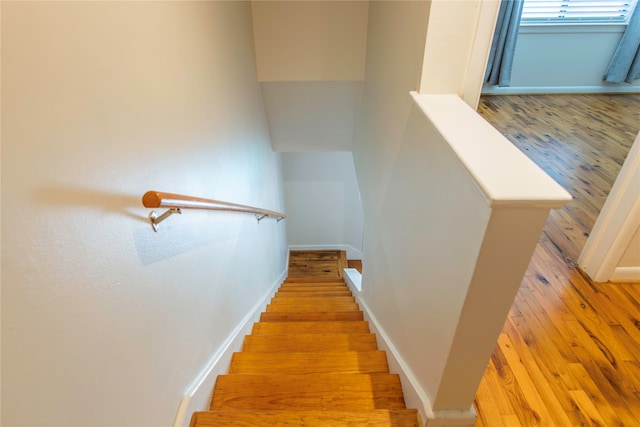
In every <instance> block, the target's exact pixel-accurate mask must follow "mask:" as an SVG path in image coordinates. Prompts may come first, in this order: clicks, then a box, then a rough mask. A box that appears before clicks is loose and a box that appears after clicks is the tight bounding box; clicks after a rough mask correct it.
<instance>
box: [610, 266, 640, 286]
mask: <svg viewBox="0 0 640 427" xmlns="http://www.w3.org/2000/svg"><path fill="white" fill-rule="evenodd" d="M609 281H610V282H625V283H630V282H634V283H635V282H640V267H616V269H615V270H613V274H612V276H611V279H610V280H609Z"/></svg>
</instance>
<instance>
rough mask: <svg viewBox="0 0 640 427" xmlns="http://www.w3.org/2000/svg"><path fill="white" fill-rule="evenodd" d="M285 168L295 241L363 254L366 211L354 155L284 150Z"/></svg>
mask: <svg viewBox="0 0 640 427" xmlns="http://www.w3.org/2000/svg"><path fill="white" fill-rule="evenodd" d="M282 168H283V172H282V173H283V179H284V191H285V207H286V212H287V219H286V224H287V236H288V239H289V245H291V246H292V247H294V248H298V249H302V248H308V249H309V248H311V247H315V248H321V247H334V248H335V249H340V248H342V247H343V245H347V246H349V247H352V248H354V249H355V250H356V251H357V252H360V253H361V252H362V236H363V232H364V212H363V211H362V203H361V201H360V191H359V189H358V182H357V179H356V173H355V168H354V165H353V156H352V154H351V153H350V152H306V153H282ZM351 252H352V253H353V251H351Z"/></svg>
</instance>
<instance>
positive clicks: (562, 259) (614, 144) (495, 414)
mask: <svg viewBox="0 0 640 427" xmlns="http://www.w3.org/2000/svg"><path fill="white" fill-rule="evenodd" d="M478 111H479V113H480V114H481V115H482V116H483V117H484V118H485V119H486V120H488V121H489V122H490V123H492V124H493V125H494V126H495V127H496V128H497V129H498V130H500V131H501V132H502V133H503V134H504V135H505V136H506V137H507V138H508V139H509V140H511V141H512V142H513V143H514V144H515V145H516V146H517V147H518V148H520V149H521V150H522V151H523V152H524V153H525V154H527V155H528V156H529V157H530V158H531V159H533V160H534V161H535V162H536V163H537V164H538V165H539V166H541V167H542V168H543V169H544V170H545V171H546V172H547V173H549V175H551V176H552V177H553V178H554V179H556V181H558V182H559V183H560V184H561V185H562V186H563V187H564V188H565V189H567V190H568V191H569V192H570V193H571V195H572V196H573V197H574V199H573V201H571V202H570V203H568V204H567V206H566V207H565V208H563V209H561V210H557V211H553V212H551V214H550V216H549V219H548V221H547V223H546V225H545V227H544V231H543V234H542V236H541V238H540V241H539V243H538V245H537V247H536V250H535V252H534V255H533V259H532V261H531V264H530V266H529V268H528V270H527V272H526V275H525V278H524V280H523V282H522V285H521V287H520V290H519V292H518V295H517V296H516V299H515V301H514V304H513V306H512V308H511V311H510V313H509V316H508V318H507V321H506V323H505V326H504V329H503V331H502V333H501V334H500V338H499V340H498V343H497V345H496V348H495V351H494V353H493V355H492V356H491V359H490V360H489V363H488V366H487V370H486V372H485V375H484V377H483V379H482V382H481V384H480V387H479V389H478V391H477V394H476V399H475V402H474V403H475V408H476V411H477V413H478V421H477V424H476V426H477V427H518V426H523V427H528V426H558V427H570V426H594V427H596V426H600V427H609V426H626V427H632V426H640V285H638V284H615V285H614V284H608V283H593V282H592V281H591V280H589V279H588V278H587V277H585V276H584V275H583V274H582V273H581V272H580V270H578V269H577V268H576V267H575V261H576V259H577V257H578V255H579V254H580V251H581V250H582V248H583V246H584V242H585V241H586V239H587V237H588V235H589V233H590V232H591V229H592V228H593V224H594V223H595V220H596V217H597V216H598V214H599V212H600V209H601V208H602V205H603V204H604V201H605V199H606V196H607V194H608V193H609V191H610V189H611V187H612V185H613V182H614V180H615V178H616V176H617V174H618V172H619V171H620V168H621V167H622V163H623V161H624V158H625V156H626V155H627V152H628V151H629V149H630V147H631V144H632V143H633V141H634V139H635V137H636V135H637V133H638V130H639V129H640V96H635V95H624V96H623V95H614V96H607V95H578V96H568V95H564V96H562V95H561V96H485V97H483V98H482V100H481V102H480V106H479V108H478ZM505 262H508V260H505Z"/></svg>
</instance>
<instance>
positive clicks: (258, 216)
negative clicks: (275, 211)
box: [256, 214, 269, 224]
mask: <svg viewBox="0 0 640 427" xmlns="http://www.w3.org/2000/svg"><path fill="white" fill-rule="evenodd" d="M268 216H269V215H267V214H256V219H257V220H258V224H260V221H262V220H263V219H265V218H266V217H268Z"/></svg>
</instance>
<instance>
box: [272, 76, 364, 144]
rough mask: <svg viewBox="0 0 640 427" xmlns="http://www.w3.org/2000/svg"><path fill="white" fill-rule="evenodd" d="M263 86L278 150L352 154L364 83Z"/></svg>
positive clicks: (303, 83) (293, 83)
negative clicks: (349, 152)
mask: <svg viewBox="0 0 640 427" xmlns="http://www.w3.org/2000/svg"><path fill="white" fill-rule="evenodd" d="M260 86H261V88H262V98H263V100H264V106H265V110H266V112H267V121H268V123H269V133H270V135H271V144H272V146H273V149H274V150H275V151H284V152H295V151H351V146H352V141H353V124H354V122H355V117H356V112H357V109H358V106H359V104H360V96H361V94H362V81H350V82H347V81H342V82H338V81H314V82H262V83H260Z"/></svg>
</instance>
